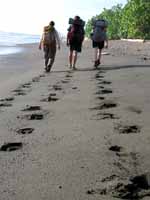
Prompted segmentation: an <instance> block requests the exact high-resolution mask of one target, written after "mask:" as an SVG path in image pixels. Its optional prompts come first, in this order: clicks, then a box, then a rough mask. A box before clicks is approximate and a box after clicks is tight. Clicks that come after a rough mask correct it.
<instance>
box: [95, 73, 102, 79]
mask: <svg viewBox="0 0 150 200" xmlns="http://www.w3.org/2000/svg"><path fill="white" fill-rule="evenodd" d="M101 78H104V76H102V75H99V74H96V75H95V79H98V80H99V79H101ZM95 79H94V80H95Z"/></svg>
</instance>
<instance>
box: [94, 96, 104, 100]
mask: <svg viewBox="0 0 150 200" xmlns="http://www.w3.org/2000/svg"><path fill="white" fill-rule="evenodd" d="M96 99H98V100H104V99H105V97H101V96H100V97H96Z"/></svg>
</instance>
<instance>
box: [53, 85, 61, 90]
mask: <svg viewBox="0 0 150 200" xmlns="http://www.w3.org/2000/svg"><path fill="white" fill-rule="evenodd" d="M53 89H54V90H62V87H61V86H60V85H53Z"/></svg>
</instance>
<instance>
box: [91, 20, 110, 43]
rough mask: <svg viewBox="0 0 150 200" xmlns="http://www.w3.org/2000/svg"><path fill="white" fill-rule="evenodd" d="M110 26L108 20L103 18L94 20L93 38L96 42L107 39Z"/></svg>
mask: <svg viewBox="0 0 150 200" xmlns="http://www.w3.org/2000/svg"><path fill="white" fill-rule="evenodd" d="M107 26H108V22H107V21H106V20H103V19H98V20H94V21H93V27H94V29H93V33H92V37H91V38H92V40H93V41H95V42H101V41H105V40H106V39H107V33H106V29H107Z"/></svg>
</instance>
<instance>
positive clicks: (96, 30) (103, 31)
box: [91, 19, 108, 68]
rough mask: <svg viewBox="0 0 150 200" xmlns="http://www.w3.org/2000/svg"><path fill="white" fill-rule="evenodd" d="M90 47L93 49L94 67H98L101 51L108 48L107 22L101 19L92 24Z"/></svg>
mask: <svg viewBox="0 0 150 200" xmlns="http://www.w3.org/2000/svg"><path fill="white" fill-rule="evenodd" d="M91 39H92V46H93V48H94V50H95V51H94V67H96V68H97V67H98V66H99V65H100V64H101V55H102V49H103V48H104V46H105V48H108V37H107V22H106V21H105V20H102V19H98V20H96V21H94V22H93V33H92V34H91ZM105 43H106V45H105Z"/></svg>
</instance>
